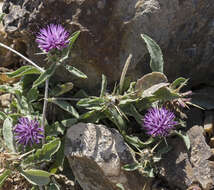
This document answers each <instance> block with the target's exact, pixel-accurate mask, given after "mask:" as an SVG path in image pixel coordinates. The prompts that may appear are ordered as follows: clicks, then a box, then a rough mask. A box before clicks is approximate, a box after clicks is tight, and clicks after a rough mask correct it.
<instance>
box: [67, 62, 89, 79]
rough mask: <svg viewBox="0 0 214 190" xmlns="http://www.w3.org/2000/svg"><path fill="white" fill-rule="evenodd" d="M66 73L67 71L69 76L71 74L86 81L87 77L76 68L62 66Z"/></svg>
mask: <svg viewBox="0 0 214 190" xmlns="http://www.w3.org/2000/svg"><path fill="white" fill-rule="evenodd" d="M64 67H65V68H66V70H67V71H69V72H70V73H71V74H73V75H74V76H76V77H79V78H82V79H87V76H86V75H85V74H84V73H83V72H82V71H80V70H78V69H77V68H75V67H73V66H70V65H64Z"/></svg>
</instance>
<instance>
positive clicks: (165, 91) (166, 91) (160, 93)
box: [154, 87, 180, 101]
mask: <svg viewBox="0 0 214 190" xmlns="http://www.w3.org/2000/svg"><path fill="white" fill-rule="evenodd" d="M154 96H156V97H157V98H158V99H159V100H162V101H171V100H174V99H176V98H179V97H180V95H179V94H177V93H174V92H171V90H170V88H168V87H162V88H160V89H158V90H157V91H156V92H155V93H154Z"/></svg>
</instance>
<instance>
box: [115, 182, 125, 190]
mask: <svg viewBox="0 0 214 190" xmlns="http://www.w3.org/2000/svg"><path fill="white" fill-rule="evenodd" d="M116 186H117V187H119V188H120V189H121V190H125V188H124V187H123V185H122V184H121V183H117V184H116Z"/></svg>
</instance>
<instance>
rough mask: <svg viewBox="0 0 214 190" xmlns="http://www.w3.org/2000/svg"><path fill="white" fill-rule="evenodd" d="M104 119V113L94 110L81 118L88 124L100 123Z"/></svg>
mask: <svg viewBox="0 0 214 190" xmlns="http://www.w3.org/2000/svg"><path fill="white" fill-rule="evenodd" d="M103 117H104V114H103V112H101V111H97V110H92V111H89V112H86V113H84V114H82V115H81V116H80V120H81V121H84V122H87V123H98V122H99V120H100V119H102V118H103Z"/></svg>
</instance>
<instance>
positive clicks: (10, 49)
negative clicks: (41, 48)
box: [0, 43, 45, 73]
mask: <svg viewBox="0 0 214 190" xmlns="http://www.w3.org/2000/svg"><path fill="white" fill-rule="evenodd" d="M0 46H1V47H3V48H6V49H8V50H9V51H11V52H13V53H15V54H16V55H18V56H20V57H21V58H23V59H24V60H26V61H27V62H29V63H30V64H31V65H33V66H34V67H36V68H37V69H38V70H40V71H41V72H42V73H44V72H45V70H44V69H42V68H41V67H39V66H38V65H37V64H36V63H34V62H33V61H31V60H30V59H28V58H27V57H25V56H24V55H22V54H21V53H19V52H18V51H16V50H14V49H13V48H11V47H9V46H7V45H5V44H2V43H0Z"/></svg>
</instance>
